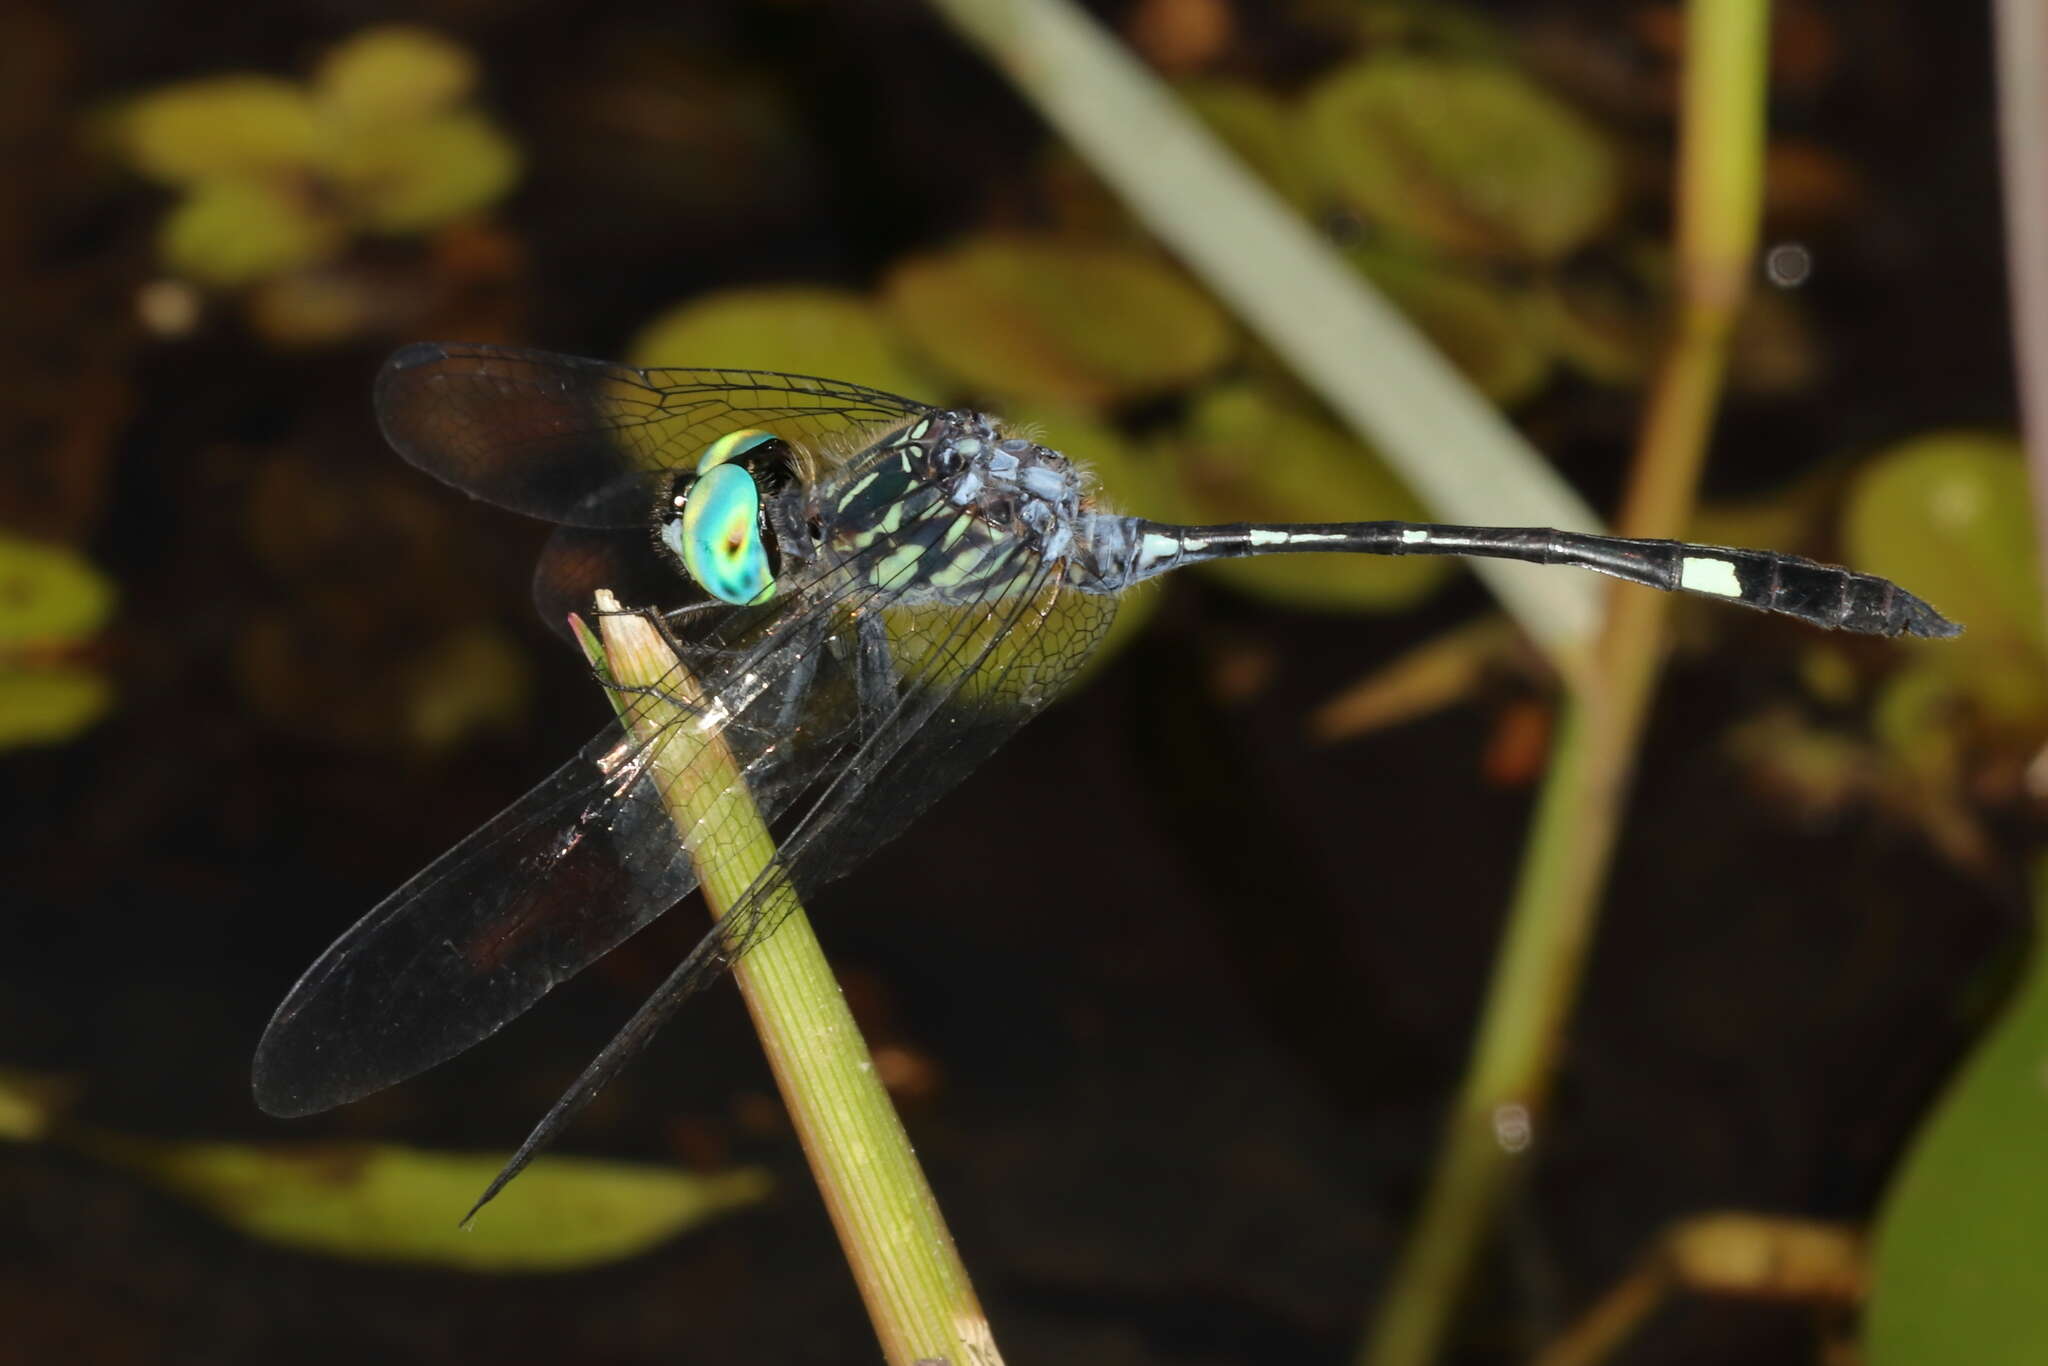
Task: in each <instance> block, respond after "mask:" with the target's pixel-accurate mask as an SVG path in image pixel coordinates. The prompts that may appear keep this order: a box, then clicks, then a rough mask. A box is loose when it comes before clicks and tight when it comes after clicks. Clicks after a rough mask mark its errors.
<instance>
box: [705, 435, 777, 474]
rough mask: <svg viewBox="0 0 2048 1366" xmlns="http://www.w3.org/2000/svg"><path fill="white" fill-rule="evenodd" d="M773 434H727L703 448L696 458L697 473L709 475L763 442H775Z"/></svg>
mask: <svg viewBox="0 0 2048 1366" xmlns="http://www.w3.org/2000/svg"><path fill="white" fill-rule="evenodd" d="M775 439H776V437H775V433H773V432H757V431H751V430H742V431H737V432H727V433H726V434H725V435H724V436H721V437H719V438H718V440H716V441H714V442H712V443H711V444H710V445H708V446H706V447H705V448H704V454H702V455H700V456H698V457H697V473H699V474H709V473H710V472H711V471H712V470H714V469H716V468H717V467H718V466H720V465H723V464H725V463H726V462H727V461H730V460H737V459H739V458H740V457H741V456H743V455H745V454H746V453H747V452H748V451H750V450H752V449H754V447H756V446H759V445H760V444H762V443H763V442H766V441H773V440H775Z"/></svg>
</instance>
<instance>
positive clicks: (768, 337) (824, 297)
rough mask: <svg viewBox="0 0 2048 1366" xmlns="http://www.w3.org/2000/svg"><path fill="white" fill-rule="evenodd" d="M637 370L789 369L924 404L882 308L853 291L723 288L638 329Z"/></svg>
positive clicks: (927, 383) (921, 383)
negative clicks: (695, 367) (663, 367)
mask: <svg viewBox="0 0 2048 1366" xmlns="http://www.w3.org/2000/svg"><path fill="white" fill-rule="evenodd" d="M627 355H628V357H629V358H630V359H631V361H632V363H633V364H635V365H698V366H714V367H744V368H747V369H752V370H788V371H791V372H793V373H796V374H800V375H822V376H824V377H825V378H827V379H843V380H851V381H852V382H853V383H855V384H867V385H872V386H873V387H874V388H877V389H886V390H888V391H889V392H890V393H894V394H905V395H908V396H909V397H912V398H925V399H929V398H930V397H931V396H932V390H933V387H934V386H933V384H932V381H931V380H930V379H929V378H928V377H927V376H925V375H924V374H923V373H921V372H920V371H919V370H918V369H917V368H916V367H914V366H913V365H911V364H910V362H909V361H908V360H907V359H906V358H905V356H904V354H903V343H902V340H901V338H900V337H899V336H898V335H897V332H896V329H895V328H894V327H893V326H892V325H891V324H890V323H889V320H888V319H887V318H886V317H885V316H883V313H882V311H881V309H879V308H878V307H876V305H875V304H874V303H873V302H872V301H871V300H869V299H868V298H867V297H866V296H865V295H861V294H856V293H854V292H853V291H851V290H845V289H828V288H821V287H813V286H806V285H787V286H772V287H767V288H761V289H728V290H721V291H719V292H718V293H715V294H707V295H704V296H703V297H701V298H697V299H692V300H690V302H688V303H685V304H678V305H676V306H675V307H674V308H671V309H669V310H668V311H667V312H665V313H662V314H660V315H659V316H658V317H656V318H655V319H654V321H652V322H650V323H648V324H647V325H646V326H645V327H643V328H641V329H640V334H639V336H637V337H635V338H634V340H633V344H632V346H631V348H630V349H629V350H628V351H627Z"/></svg>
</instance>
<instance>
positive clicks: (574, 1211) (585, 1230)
mask: <svg viewBox="0 0 2048 1366" xmlns="http://www.w3.org/2000/svg"><path fill="white" fill-rule="evenodd" d="M86 1146H87V1147H88V1148H89V1149H90V1150H91V1151H94V1152H95V1153H97V1154H98V1155H100V1156H103V1157H105V1158H107V1159H109V1160H110V1161H113V1162H115V1163H116V1164H118V1165H120V1166H122V1167H125V1168H127V1169H129V1170H132V1171H135V1172H137V1173H139V1174H140V1175H142V1176H144V1177H147V1178H149V1179H150V1180H153V1181H155V1182H157V1183H159V1184H161V1185H163V1186H165V1187H167V1188H169V1189H170V1190H173V1191H175V1192H177V1193H178V1194H179V1195H182V1196H183V1197H185V1198H186V1199H188V1200H190V1201H192V1202H193V1203H194V1204H196V1205H199V1206H200V1207H201V1208H203V1209H205V1210H207V1211H208V1212H209V1213H211V1214H213V1215H214V1216H215V1217H216V1218H218V1219H220V1220H221V1221H222V1222H223V1223H226V1224H228V1225H230V1226H232V1227H234V1228H237V1229H240V1230H241V1231H242V1232H244V1233H247V1234H249V1235H250V1236H251V1237H255V1238H261V1239H263V1240H265V1241H267V1242H273V1243H281V1244H284V1245H285V1246H287V1247H295V1248H301V1249H304V1250H306V1251H309V1252H321V1253H326V1254H328V1255H330V1256H335V1257H350V1258H356V1259H359V1260H364V1261H379V1262H384V1261H390V1262H421V1263H427V1264H431V1265H436V1266H447V1267H457V1268H460V1269H463V1270H468V1271H570V1270H574V1269H576V1268H579V1267H585V1266H593V1265H597V1264H600V1263H604V1262H612V1261H617V1260H619V1259H621V1258H624V1257H631V1256H634V1255H636V1254H638V1253H641V1252H644V1251H646V1250H647V1249H649V1248H651V1247H653V1246H655V1245H656V1244H657V1243H660V1242H662V1241H664V1240H665V1239H668V1238H672V1237H674V1236H675V1235H676V1234H678V1233H681V1232H683V1231H684V1230H686V1229H689V1228H694V1227H695V1226H697V1225H698V1224H701V1223H703V1222H705V1221H706V1220H708V1219H711V1218H713V1217H715V1216H717V1215H720V1214H723V1213H725V1212H727V1211H729V1210H732V1209H736V1208H739V1207H741V1206H744V1205H749V1204H753V1203H755V1202H757V1201H759V1200H760V1199H761V1198H762V1197H763V1196H765V1195H766V1194H767V1192H768V1189H769V1179H768V1177H767V1175H766V1174H765V1173H763V1172H760V1171H758V1170H754V1169H751V1168H741V1169H737V1170H734V1171H730V1172H725V1173H721V1174H718V1175H714V1176H696V1175H692V1174H690V1173H687V1172H681V1171H672V1170H669V1169H668V1168H664V1167H651V1166H641V1165H637V1164H633V1163H626V1162H601V1161H596V1160H594V1159H590V1158H578V1157H542V1158H539V1159H537V1160H536V1161H535V1162H534V1163H533V1165H532V1166H530V1167H528V1168H527V1169H526V1171H525V1172H524V1173H523V1174H522V1175H521V1176H520V1178H519V1184H518V1186H517V1187H515V1188H514V1189H513V1190H512V1191H511V1192H510V1193H509V1194H508V1195H506V1196H505V1197H504V1198H503V1199H501V1200H499V1201H498V1202H497V1203H495V1204H493V1205H492V1206H491V1208H490V1212H489V1213H488V1214H487V1215H484V1216H480V1217H479V1218H478V1220H477V1221H476V1224H475V1225H474V1227H472V1228H468V1229H465V1228H463V1227H461V1226H460V1225H459V1224H458V1222H457V1220H458V1218H459V1217H460V1214H461V1212H462V1211H463V1210H465V1209H468V1208H469V1206H470V1204H471V1202H473V1201H474V1200H475V1199H476V1197H477V1193H478V1192H479V1191H481V1190H482V1189H483V1188H484V1186H485V1184H486V1183H488V1182H489V1181H490V1179H491V1178H492V1177H493V1176H495V1175H497V1173H498V1170H499V1168H500V1167H501V1166H503V1165H504V1160H505V1159H504V1155H503V1154H502V1153H473V1154H472V1153H430V1152H420V1151H418V1150H416V1149H411V1148H401V1147H393V1146H387V1145H382V1144H364V1143H335V1144H317V1145H306V1146H299V1147H293V1148H262V1147H256V1146H253V1145H248V1144H238V1143H155V1142H147V1141H144V1140H141V1139H134V1138H127V1137H119V1136H112V1135H104V1134H102V1135H98V1136H97V1137H95V1138H93V1139H91V1140H90V1141H89V1142H87V1143H86Z"/></svg>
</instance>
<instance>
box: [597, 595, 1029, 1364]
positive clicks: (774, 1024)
mask: <svg viewBox="0 0 2048 1366" xmlns="http://www.w3.org/2000/svg"><path fill="white" fill-rule="evenodd" d="M598 608H599V611H600V613H601V614H602V615H601V616H600V617H599V631H600V633H601V636H602V651H601V653H599V652H598V651H597V646H596V642H593V641H590V640H589V639H588V638H587V635H586V637H585V641H584V649H585V653H586V654H590V655H591V658H592V664H593V665H594V666H595V667H597V668H599V669H601V670H603V671H605V672H606V674H607V675H608V676H609V677H610V678H611V679H612V680H614V681H615V682H616V683H617V684H618V685H620V690H619V691H616V692H614V693H613V694H612V696H613V701H614V705H615V706H618V707H619V709H620V719H621V720H622V721H624V722H625V723H626V724H627V725H628V726H629V727H631V728H632V729H633V730H634V732H635V733H636V734H638V735H641V736H643V737H647V736H652V735H655V734H657V733H660V732H661V731H662V730H663V729H664V728H665V727H666V728H668V729H669V730H670V732H671V735H672V738H671V739H670V740H668V741H667V742H666V743H665V744H664V745H663V747H662V749H661V751H660V753H659V754H658V755H656V757H655V758H654V760H653V768H654V773H655V778H656V781H657V782H658V783H659V785H660V787H661V792H662V799H663V801H664V803H665V804H666V805H667V807H668V811H669V815H670V818H671V819H672V820H673V821H674V822H675V825H676V828H677V829H678V830H679V831H685V832H689V833H690V856H691V858H692V859H693V860H695V861H696V864H697V869H698V874H699V876H700V878H701V879H702V883H703V887H704V898H705V900H706V901H707V902H708V903H709V904H710V906H711V912H712V914H713V915H714V916H720V917H722V916H723V915H724V914H725V913H726V911H727V910H728V909H729V908H730V907H731V906H732V905H733V904H734V903H735V902H736V901H737V900H738V899H739V898H740V897H741V896H743V895H744V894H745V893H746V892H747V890H748V889H749V888H751V887H753V886H754V885H755V884H756V882H757V881H758V880H759V879H760V878H761V876H762V874H763V873H764V872H766V871H767V870H768V869H769V868H770V867H771V866H772V865H773V863H774V860H775V846H774V843H773V841H772V840H771V839H770V837H769V834H768V830H767V827H766V826H765V825H764V824H763V823H762V821H761V817H760V814H759V812H758V811H757V810H756V809H755V807H754V802H753V798H752V796H751V795H750V794H749V793H748V792H747V790H746V787H745V784H744V783H743V782H742V781H741V777H740V773H739V770H738V768H737V766H736V765H735V763H734V761H733V759H732V756H731V754H730V753H728V752H727V751H726V749H725V746H724V744H723V742H722V741H721V740H720V739H719V738H718V737H717V736H716V735H715V734H711V733H707V732H704V731H700V730H698V729H697V728H696V727H695V726H692V725H690V724H688V723H687V721H683V722H682V723H681V724H672V723H675V722H678V721H679V720H681V718H682V712H681V709H680V708H679V707H678V706H677V700H680V701H682V702H690V701H692V700H693V699H695V698H696V697H697V695H698V694H697V691H696V684H695V681H694V680H693V679H691V677H690V676H689V674H688V673H687V671H685V669H684V668H683V666H682V663H681V662H680V661H678V660H677V659H676V657H675V656H674V654H673V653H671V652H670V651H669V649H668V647H667V645H666V644H665V643H664V642H663V640H662V638H661V635H660V633H659V632H658V631H656V630H655V629H654V628H653V627H652V626H651V625H650V624H649V623H648V622H647V621H646V620H645V619H644V618H643V617H640V616H638V615H634V614H630V613H621V612H619V611H618V610H617V609H618V604H617V602H616V600H614V599H613V598H612V596H611V595H610V594H609V593H600V594H598ZM671 699H676V700H671ZM773 895H774V896H775V897H777V898H778V899H779V900H780V901H781V903H782V904H780V905H775V906H771V907H769V908H768V910H767V914H768V915H770V916H772V917H775V918H776V919H777V920H779V921H780V924H779V926H778V928H777V929H776V930H775V932H774V933H773V934H771V935H770V936H768V938H767V939H765V940H763V941H762V942H760V943H758V944H756V945H755V946H754V947H753V948H752V950H750V951H749V952H748V953H747V954H746V955H745V956H744V957H742V958H741V959H740V960H739V962H738V963H737V964H735V965H734V967H733V977H734V979H735V980H736V981H737V982H738V983H739V988H740V993H741V995H742V996H744V997H745V999H746V1003H747V1011H748V1013H749V1014H750V1015H752V1016H753V1019H754V1028H755V1029H756V1030H757V1031H758V1032H759V1034H760V1037H761V1046H762V1050H763V1051H764V1052H765V1053H766V1054H767V1055H768V1063H769V1066H770V1067H771V1068H773V1069H774V1072H775V1081H776V1085H777V1086H779V1087H780V1088H781V1090H782V1098H783V1102H784V1104H786V1105H787V1106H788V1107H789V1114H790V1119H791V1120H792V1122H793V1123H794V1124H795V1126H796V1132H797V1136H798V1138H799V1139H800V1140H801V1141H802V1143H803V1148H804V1155H805V1157H806V1158H808V1159H809V1161H810V1164H811V1174H812V1176H813V1177H814V1178H815V1179H816V1181H817V1183H818V1190H819V1192H820V1193H821V1194H823V1196H824V1197H825V1207H826V1209H827V1211H828V1212H829V1213H830V1214H831V1217H832V1225H833V1227H834V1229H836V1230H837V1231H838V1234H839V1242H840V1246H841V1247H843V1248H844V1249H845V1251H846V1259H847V1262H848V1264H849V1265H850V1266H851V1267H852V1268H853V1274H854V1279H855V1281H856V1282H857V1283H858V1284H859V1286H860V1293H861V1298H862V1300H863V1301H864V1302H865V1303H866V1305H867V1309H868V1316H869V1318H870V1319H872V1320H873V1322H874V1325H875V1335H876V1336H877V1337H878V1338H879V1339H880V1340H881V1344H882V1351H883V1355H884V1356H885V1358H886V1359H887V1360H888V1361H889V1362H890V1363H892V1366H911V1363H914V1362H918V1361H930V1360H934V1359H940V1358H943V1359H945V1360H947V1361H950V1362H952V1363H955V1366H999V1363H1000V1362H1001V1357H1000V1356H999V1355H998V1354H997V1352H996V1347H995V1342H994V1339H993V1337H992V1336H991V1334H990V1331H989V1326H988V1319H987V1317H986V1316H985V1315H984V1314H983V1313H982V1309H981V1305H980V1303H979V1302H978V1301H977V1300H976V1299H975V1295H974V1287H973V1286H972V1285H971V1284H970V1283H969V1281H968V1279H967V1269H966V1268H965V1267H964V1266H963V1265H962V1264H961V1262H960V1255H959V1253H958V1251H957V1250H956V1249H955V1248H954V1246H953V1236H952V1234H951V1233H950V1232H948V1231H947V1228H946V1223H945V1220H944V1218H943V1217H942V1215H941V1214H940V1212H939V1206H938V1202H937V1200H935V1199H934V1198H933V1196H932V1192H931V1187H930V1185H929V1184H928V1183H927V1182H926V1181H925V1178H924V1172H923V1171H922V1170H921V1169H920V1168H919V1166H918V1164H917V1157H916V1154H915V1153H913V1152H912V1150H911V1146H910V1139H909V1136H908V1135H907V1134H905V1133H904V1130H903V1123H902V1121H901V1120H900V1119H899V1118H898V1117H897V1115H896V1110H895V1107H893V1106H892V1105H891V1104H890V1103H889V1094H888V1092H887V1091H886V1090H884V1089H883V1087H882V1084H881V1081H880V1080H879V1079H878V1078H877V1076H876V1073H875V1065H874V1061H873V1059H872V1058H870V1057H869V1055H868V1049H867V1043H866V1041H865V1040H863V1039H862V1038H861V1035H860V1030H859V1028H858V1027H857V1026H856V1025H855V1024H854V1021H853V1016H852V1013H851V1012H849V1011H848V1010H847V1008H846V1001H845V998H844V997H843V996H842V995H841V994H840V991H839V983H838V982H837V980H836V979H835V978H834V977H833V975H832V968H831V965H830V964H829V963H827V962H826V961H825V955H824V951H823V950H822V949H821V948H820V947H819V944H818V940H817V937H816V936H815V935H814V934H813V933H812V932H811V925H810V921H809V919H808V918H807V917H806V916H805V915H804V911H803V907H802V906H801V905H799V904H798V903H797V899H796V893H795V891H794V889H792V888H789V887H788V886H787V884H784V886H783V887H782V888H781V889H780V890H778V891H776V892H774V893H773Z"/></svg>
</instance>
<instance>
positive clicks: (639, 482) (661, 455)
mask: <svg viewBox="0 0 2048 1366" xmlns="http://www.w3.org/2000/svg"><path fill="white" fill-rule="evenodd" d="M376 404H377V419H378V422H379V423H380V424H381V425H382V427H383V430H384V436H385V439H386V440H388V441H389V442H390V443H391V444H392V446H393V447H394V448H395V449H396V450H397V451H398V452H399V454H401V455H403V456H404V457H405V458H406V459H407V460H410V461H411V462H412V463H413V464H415V465H417V466H419V467H420V468H421V469H423V470H425V471H426V472H427V473H429V474H431V475H433V476H434V477H435V478H437V479H440V480H442V481H444V482H445V483H448V484H452V485H454V486H455V487H456V488H459V489H461V490H462V491H463V492H465V493H468V494H470V495H472V496H473V497H477V498H481V499H484V500H485V501H486V502H490V503H495V504H497V505H498V506H499V507H504V508H510V509H511V510H512V511H514V512H521V513H525V514H526V515H527V516H529V517H539V518H542V519H544V520H547V521H552V522H562V523H566V524H568V525H571V526H584V527H624V526H634V525H641V524H644V523H645V522H646V521H647V518H648V515H649V511H650V508H651V506H652V500H653V496H654V495H653V489H654V486H655V483H656V482H657V481H656V480H655V479H654V477H653V476H655V475H657V474H660V473H662V472H666V471H671V470H679V469H689V468H692V467H694V466H695V464H696V461H697V457H698V456H699V455H700V454H701V453H702V452H703V450H704V448H705V447H706V446H708V445H709V444H711V442H712V441H714V440H716V439H717V438H718V437H720V436H723V435H724V434H726V433H727V432H731V431H735V430H739V429H741V428H748V427H753V428H760V429H763V430H766V431H771V432H774V433H775V434H776V435H778V436H781V437H783V438H784V439H785V440H787V441H789V442H791V443H792V444H793V445H795V446H798V447H800V448H801V449H803V450H806V451H808V452H810V453H811V454H812V455H813V456H814V457H815V458H817V459H819V460H826V461H829V460H830V459H832V458H834V457H835V456H837V455H839V454H841V453H843V452H845V451H847V450H849V449H851V448H853V447H856V446H858V445H860V444H862V442H863V438H864V437H866V436H867V435H868V434H870V433H872V432H874V431H876V430H878V429H884V428H887V427H890V426H894V425H896V424H898V423H901V422H902V421H903V420H904V419H905V418H907V417H911V416H914V415H916V414H920V413H924V412H928V411H930V410H929V408H928V407H927V406H926V405H924V404H921V403H918V402H916V401H914V400H912V399H907V398H903V397H900V396H898V395H896V394H889V393H884V392H882V391H881V390H879V389H869V388H866V387H864V386H862V385H858V384H846V383H842V382H840V381H837V380H829V379H817V378H813V377H810V376H806V375H786V374H779V373H775V372H773V371H766V370H691V369H663V370H636V369H633V368H632V367H630V366H625V365H613V364H609V363H607V362H604V361H595V360H582V359H579V358H577V357H574V356H558V355H551V354H549V353H547V352H542V351H518V350H511V349H508V348H504V347H496V346H473V345H457V344H453V343H444V342H420V343H417V344H415V345H412V346H408V347H406V348H405V349H404V350H402V351H400V352H398V353H397V354H396V355H394V356H392V357H391V359H390V360H388V361H386V362H385V364H384V369H383V371H382V372H381V373H380V374H379V375H378V377H377V394H376Z"/></svg>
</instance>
